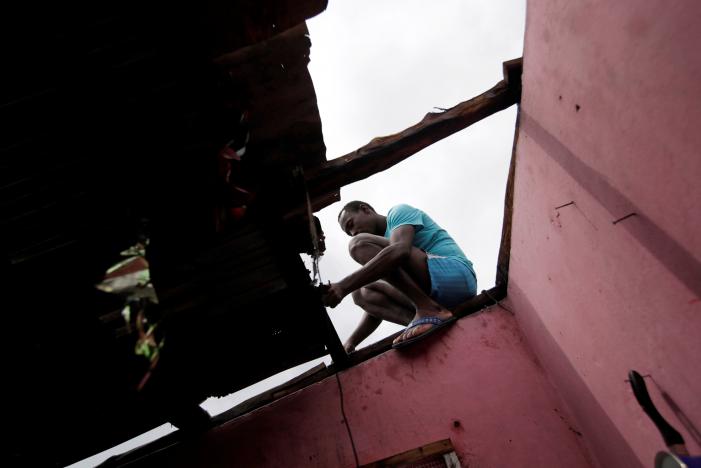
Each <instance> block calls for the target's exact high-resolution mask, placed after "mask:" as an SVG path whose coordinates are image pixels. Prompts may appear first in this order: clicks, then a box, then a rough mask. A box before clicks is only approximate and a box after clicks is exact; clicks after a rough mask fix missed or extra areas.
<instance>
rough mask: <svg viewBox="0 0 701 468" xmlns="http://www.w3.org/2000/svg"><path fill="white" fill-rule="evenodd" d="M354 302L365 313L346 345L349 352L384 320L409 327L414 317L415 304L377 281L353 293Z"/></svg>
mask: <svg viewBox="0 0 701 468" xmlns="http://www.w3.org/2000/svg"><path fill="white" fill-rule="evenodd" d="M352 295H353V302H355V303H356V305H358V306H359V307H360V308H362V309H363V310H364V311H365V314H364V316H363V318H362V319H361V321H360V323H359V324H358V326H357V327H356V328H355V331H353V333H352V334H351V336H350V337H349V338H348V340H347V341H346V342H345V343H344V345H343V346H344V348H345V349H346V351H347V352H351V351H353V350H355V347H356V346H358V345H359V344H360V343H361V342H362V341H363V340H365V338H367V337H368V336H370V334H371V333H372V332H374V331H375V330H376V329H377V327H378V326H379V325H380V323H381V322H382V321H383V320H387V321H390V322H393V323H397V324H399V325H404V326H406V325H408V324H409V322H411V320H412V318H413V317H414V313H415V308H414V304H413V303H412V302H411V301H410V300H409V298H408V297H406V296H405V295H404V294H403V293H402V292H401V291H399V290H397V289H396V288H395V287H394V286H392V285H390V284H388V283H386V282H384V281H375V282H374V283H370V284H368V285H367V286H363V287H362V288H360V289H358V290H357V291H353V294H352Z"/></svg>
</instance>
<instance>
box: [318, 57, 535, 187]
mask: <svg viewBox="0 0 701 468" xmlns="http://www.w3.org/2000/svg"><path fill="white" fill-rule="evenodd" d="M521 68H522V62H521V60H520V59H516V60H511V61H509V62H506V63H505V64H504V73H505V79H504V80H502V81H500V82H499V83H497V84H496V85H495V86H494V87H493V88H491V89H490V90H488V91H486V92H484V93H482V94H480V95H479V96H477V97H474V98H472V99H470V100H468V101H465V102H462V103H460V104H458V105H456V106H455V107H453V108H451V109H448V110H446V111H444V112H430V113H428V114H426V116H425V117H424V118H423V119H422V120H421V122H419V123H417V124H416V125H414V126H412V127H409V128H407V129H406V130H403V131H401V132H399V133H396V134H394V135H389V136H385V137H378V138H375V139H373V140H372V141H371V142H370V143H368V144H367V145H365V146H363V147H361V148H359V149H357V150H355V151H353V152H351V153H348V154H346V155H344V156H341V157H340V158H336V159H333V160H331V161H328V162H327V163H326V164H324V165H323V166H321V168H320V169H318V170H317V171H315V172H311V173H310V172H307V178H308V181H307V183H308V187H309V192H310V194H311V196H312V197H318V196H320V195H322V194H326V193H330V192H334V191H336V190H338V189H339V188H340V187H343V186H345V185H348V184H351V183H353V182H357V181H359V180H362V179H365V178H367V177H370V176H371V175H373V174H376V173H378V172H381V171H384V170H386V169H389V168H390V167H392V166H394V165H395V164H397V163H399V162H401V161H403V160H405V159H406V158H408V157H409V156H411V155H413V154H415V153H417V152H419V151H420V150H422V149H424V148H426V147H427V146H430V145H432V144H433V143H435V142H437V141H439V140H441V139H443V138H445V137H447V136H449V135H452V134H453V133H456V132H458V131H460V130H462V129H464V128H466V127H469V126H470V125H472V124H474V123H475V122H478V121H480V120H482V119H484V118H485V117H488V116H490V115H492V114H494V113H496V112H499V111H501V110H504V109H506V108H508V107H510V106H511V105H513V104H516V103H517V102H518V100H519V99H520V96H521V81H520V76H521Z"/></svg>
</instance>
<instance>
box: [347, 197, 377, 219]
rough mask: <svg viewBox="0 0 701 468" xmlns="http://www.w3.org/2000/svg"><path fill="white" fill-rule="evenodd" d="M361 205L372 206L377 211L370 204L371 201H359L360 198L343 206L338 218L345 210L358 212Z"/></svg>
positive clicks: (373, 209)
mask: <svg viewBox="0 0 701 468" xmlns="http://www.w3.org/2000/svg"><path fill="white" fill-rule="evenodd" d="M360 205H365V206H367V207H368V208H370V209H371V210H372V211H375V208H373V207H372V206H370V203H366V202H364V201H359V200H353V201H352V202H348V203H346V206H344V207H343V208H341V211H339V212H338V218H337V219H341V213H343V212H344V211H351V212H353V213H355V212H357V211H358V210H360ZM375 213H377V211H375Z"/></svg>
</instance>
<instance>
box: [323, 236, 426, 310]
mask: <svg viewBox="0 0 701 468" xmlns="http://www.w3.org/2000/svg"><path fill="white" fill-rule="evenodd" d="M413 241H414V226H411V225H409V224H405V225H402V226H399V227H398V228H396V229H394V230H393V231H392V234H391V235H390V238H389V245H388V246H387V247H385V248H383V249H382V250H380V252H379V253H378V254H377V255H376V256H375V257H373V258H372V259H370V261H369V262H367V263H366V264H365V265H363V266H362V267H361V268H360V269H358V270H356V271H355V272H354V273H351V274H350V275H348V276H346V277H345V278H343V279H342V280H341V281H339V282H338V283H332V284H331V285H329V289H328V292H327V293H326V296H325V297H324V303H325V304H326V305H327V306H330V307H336V305H338V303H339V302H341V300H342V299H343V298H344V297H345V296H347V295H348V294H350V293H351V292H353V291H355V290H356V289H359V288H362V287H363V286H365V285H366V284H370V283H372V282H373V281H377V280H379V279H382V278H384V277H385V276H387V275H388V274H389V273H391V272H392V271H394V270H396V269H398V268H399V267H401V266H402V265H403V264H404V263H405V262H406V261H408V260H409V256H410V255H411V248H412V243H413Z"/></svg>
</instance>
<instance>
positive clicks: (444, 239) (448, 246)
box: [385, 204, 475, 274]
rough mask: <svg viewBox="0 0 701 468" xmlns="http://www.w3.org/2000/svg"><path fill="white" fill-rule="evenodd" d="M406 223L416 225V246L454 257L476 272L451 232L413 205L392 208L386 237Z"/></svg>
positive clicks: (429, 251)
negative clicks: (451, 235)
mask: <svg viewBox="0 0 701 468" xmlns="http://www.w3.org/2000/svg"><path fill="white" fill-rule="evenodd" d="M405 224H409V225H411V226H414V243H413V245H414V247H418V248H419V249H421V250H423V251H424V252H426V253H429V254H433V255H440V256H441V257H454V258H456V259H458V260H460V261H461V262H463V263H464V264H465V265H467V267H468V268H469V269H470V271H472V273H473V274H474V272H475V270H474V269H473V267H472V262H471V261H470V260H468V259H467V257H466V256H465V254H464V253H463V251H462V250H461V249H460V247H458V244H457V243H456V242H455V241H454V240H453V238H452V237H450V234H448V233H447V232H446V230H445V229H443V228H441V227H440V226H439V225H438V224H436V222H435V221H433V220H432V219H431V217H430V216H429V215H427V214H426V213H424V212H423V211H421V210H419V209H416V208H414V207H413V206H409V205H404V204H402V205H397V206H393V207H392V208H390V210H389V212H388V213H387V230H386V231H385V237H386V238H388V239H389V236H390V233H391V232H392V231H393V230H394V229H396V228H398V227H399V226H403V225H405Z"/></svg>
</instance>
